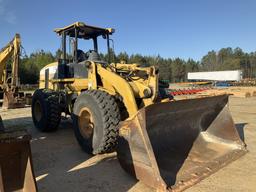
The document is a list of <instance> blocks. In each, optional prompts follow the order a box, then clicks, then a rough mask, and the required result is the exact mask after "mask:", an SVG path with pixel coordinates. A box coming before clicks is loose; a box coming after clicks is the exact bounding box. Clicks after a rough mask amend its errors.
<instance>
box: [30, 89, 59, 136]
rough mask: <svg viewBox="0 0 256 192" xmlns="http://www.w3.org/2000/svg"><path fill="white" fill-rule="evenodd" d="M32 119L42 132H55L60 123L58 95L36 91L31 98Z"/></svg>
mask: <svg viewBox="0 0 256 192" xmlns="http://www.w3.org/2000/svg"><path fill="white" fill-rule="evenodd" d="M32 119H33V122H34V125H35V127H36V128H37V129H38V130H40V131H42V132H50V131H55V130H56V129H57V128H58V126H59V123H60V119H61V110H60V106H59V102H58V95H57V94H56V93H55V92H53V91H51V90H46V89H37V90H36V91H35V92H34V94H33V97H32Z"/></svg>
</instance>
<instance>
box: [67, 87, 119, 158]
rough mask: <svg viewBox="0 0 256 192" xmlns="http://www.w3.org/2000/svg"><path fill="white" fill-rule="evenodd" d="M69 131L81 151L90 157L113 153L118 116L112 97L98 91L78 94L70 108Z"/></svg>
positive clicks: (117, 109)
mask: <svg viewBox="0 0 256 192" xmlns="http://www.w3.org/2000/svg"><path fill="white" fill-rule="evenodd" d="M72 119H73V128H74V133H75V136H76V139H77V141H78V143H79V144H80V146H81V148H82V149H83V150H84V151H85V152H87V153H89V154H91V153H93V154H100V153H108V152H111V151H113V149H114V148H115V146H116V143H117V137H118V124H119V122H120V113H119V108H118V106H117V103H116V101H115V99H114V97H113V96H111V95H109V94H108V93H106V92H104V91H100V90H90V91H85V92H83V93H81V95H79V96H78V98H77V99H76V102H75V104H74V108H73V114H72Z"/></svg>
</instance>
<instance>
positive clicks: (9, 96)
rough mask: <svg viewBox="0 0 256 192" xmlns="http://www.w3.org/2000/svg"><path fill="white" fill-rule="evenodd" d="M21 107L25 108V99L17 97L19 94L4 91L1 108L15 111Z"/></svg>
mask: <svg viewBox="0 0 256 192" xmlns="http://www.w3.org/2000/svg"><path fill="white" fill-rule="evenodd" d="M21 107H25V97H19V93H15V92H14V91H12V90H9V91H7V90H5V91H4V96H3V105H2V108H5V109H15V108H21Z"/></svg>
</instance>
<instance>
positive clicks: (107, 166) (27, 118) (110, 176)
mask: <svg viewBox="0 0 256 192" xmlns="http://www.w3.org/2000/svg"><path fill="white" fill-rule="evenodd" d="M230 108H231V112H232V115H233V118H234V120H235V123H236V125H237V128H238V130H239V132H240V135H241V137H242V139H244V140H245V142H246V144H247V146H248V150H249V153H247V154H246V155H245V156H243V157H242V158H240V159H238V160H237V161H235V162H233V163H231V164H229V165H228V166H226V167H224V168H223V169H222V170H220V171H218V172H217V173H215V174H213V175H211V176H210V177H208V178H206V179H205V180H203V181H201V182H200V183H198V184H197V185H195V186H193V187H191V188H189V189H187V190H186V191H188V192H195V191H199V192H200V191H204V192H215V191H232V192H233V191H234V192H236V191H252V192H254V191H255V190H256V158H255V157H256V138H255V137H256V118H255V117H256V98H255V97H254V98H234V97H233V98H231V99H230ZM0 114H1V116H2V118H3V120H4V124H5V126H6V128H12V127H23V128H26V129H27V130H28V131H29V132H30V133H31V134H32V137H33V139H32V142H31V148H32V155H33V163H34V170H35V175H36V180H37V184H38V188H39V191H40V192H41V191H47V192H48V191H69V192H71V191H75V192H82V191H152V189H150V188H148V187H147V186H145V185H143V184H142V183H140V182H138V181H137V180H135V179H134V178H132V177H130V176H129V175H128V174H126V172H124V171H123V170H122V168H121V167H120V165H119V163H118V160H117V159H116V154H115V153H112V154H108V155H100V156H95V157H92V156H89V155H87V154H86V153H84V152H83V151H82V150H81V149H80V147H79V146H78V144H77V142H76V140H75V137H74V135H73V131H72V125H71V121H70V120H63V122H62V123H61V125H60V128H59V130H58V131H57V132H54V133H40V132H38V131H37V130H36V129H35V128H34V126H33V123H32V119H31V112H30V108H23V109H13V110H8V111H3V110H0Z"/></svg>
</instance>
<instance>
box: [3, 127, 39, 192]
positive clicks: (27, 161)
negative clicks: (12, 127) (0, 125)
mask: <svg viewBox="0 0 256 192" xmlns="http://www.w3.org/2000/svg"><path fill="white" fill-rule="evenodd" d="M30 139H31V137H30V135H28V134H27V133H26V132H25V131H11V132H10V131H0V191H1V192H11V191H20V192H36V191H37V187H36V181H35V178H34V173H33V167H32V160H31V151H30Z"/></svg>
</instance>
